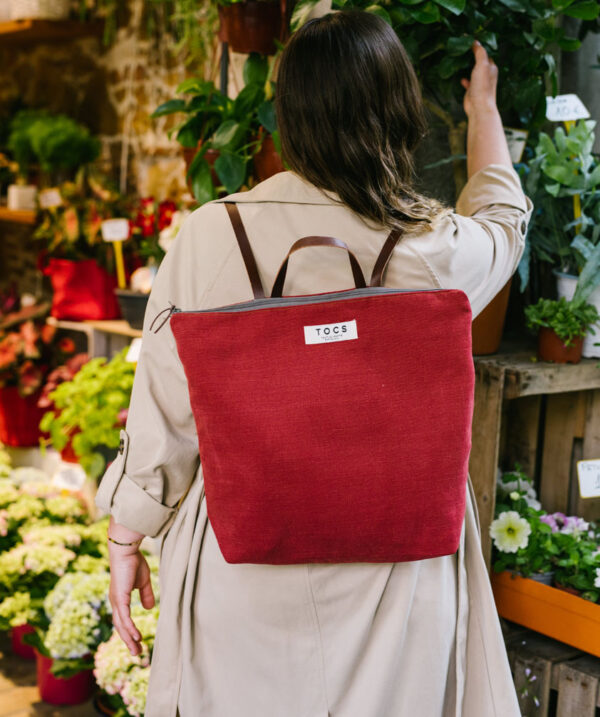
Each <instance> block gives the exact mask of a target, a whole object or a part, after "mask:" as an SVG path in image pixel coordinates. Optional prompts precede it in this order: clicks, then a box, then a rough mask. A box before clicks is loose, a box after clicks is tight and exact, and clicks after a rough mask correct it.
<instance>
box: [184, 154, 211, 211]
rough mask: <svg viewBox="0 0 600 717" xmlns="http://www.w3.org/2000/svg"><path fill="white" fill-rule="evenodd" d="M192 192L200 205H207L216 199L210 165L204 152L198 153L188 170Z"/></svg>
mask: <svg viewBox="0 0 600 717" xmlns="http://www.w3.org/2000/svg"><path fill="white" fill-rule="evenodd" d="M188 176H189V178H190V184H191V185H192V192H193V194H194V197H195V198H196V201H197V202H198V204H206V202H211V201H212V200H213V199H215V197H216V193H215V188H214V186H213V180H212V174H211V170H210V165H209V164H208V162H207V161H206V159H205V158H204V153H203V152H202V151H200V152H198V154H196V156H195V157H194V159H193V160H192V163H191V164H190V168H189V170H188Z"/></svg>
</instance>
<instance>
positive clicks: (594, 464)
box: [577, 459, 600, 498]
mask: <svg viewBox="0 0 600 717" xmlns="http://www.w3.org/2000/svg"><path fill="white" fill-rule="evenodd" d="M577 475H578V478H579V495H580V496H581V497H582V498H599V497H600V460H598V459H596V460H592V461H577Z"/></svg>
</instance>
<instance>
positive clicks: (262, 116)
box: [257, 102, 277, 134]
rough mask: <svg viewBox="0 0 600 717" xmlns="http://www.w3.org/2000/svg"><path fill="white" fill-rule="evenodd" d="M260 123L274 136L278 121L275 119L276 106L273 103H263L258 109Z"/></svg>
mask: <svg viewBox="0 0 600 717" xmlns="http://www.w3.org/2000/svg"><path fill="white" fill-rule="evenodd" d="M257 114H258V121H259V122H260V123H261V125H262V126H263V127H264V128H265V129H266V130H267V132H270V133H271V134H273V133H274V132H275V131H276V130H277V119H276V117H275V105H274V104H273V103H272V102H263V103H262V105H261V106H260V107H259V108H258V112H257Z"/></svg>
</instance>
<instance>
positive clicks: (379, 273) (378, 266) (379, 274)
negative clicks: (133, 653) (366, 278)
mask: <svg viewBox="0 0 600 717" xmlns="http://www.w3.org/2000/svg"><path fill="white" fill-rule="evenodd" d="M401 236H402V232H401V231H400V230H399V229H392V231H391V232H390V234H389V236H388V238H387V239H386V240H385V243H384V245H383V248H382V249H381V252H380V253H379V256H378V257H377V260H376V261H375V266H374V267H373V273H372V274H371V281H370V282H369V286H383V275H384V273H385V270H386V267H387V265H388V263H389V261H390V259H391V258H392V253H393V251H394V248H395V246H396V244H397V243H398V242H399V241H400V237H401Z"/></svg>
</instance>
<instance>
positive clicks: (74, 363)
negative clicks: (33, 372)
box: [38, 353, 89, 463]
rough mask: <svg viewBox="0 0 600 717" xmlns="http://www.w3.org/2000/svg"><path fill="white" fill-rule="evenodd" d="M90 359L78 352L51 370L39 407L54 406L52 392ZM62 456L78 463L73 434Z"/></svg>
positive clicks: (61, 452)
mask: <svg viewBox="0 0 600 717" xmlns="http://www.w3.org/2000/svg"><path fill="white" fill-rule="evenodd" d="M88 360H89V357H88V355H87V354H85V353H80V354H76V355H75V356H72V357H71V358H70V359H69V360H68V361H67V362H66V363H64V364H63V365H62V366H58V367H57V368H55V369H54V370H53V371H51V372H50V373H49V374H48V376H47V378H46V382H45V383H44V385H43V387H42V392H41V395H40V398H39V400H38V407H39V408H41V409H44V412H45V411H47V410H48V409H51V408H52V407H53V406H54V403H53V401H52V399H51V398H50V394H51V393H52V392H53V391H54V389H56V388H57V387H58V386H59V385H60V384H61V383H64V382H65V381H72V380H73V377H74V376H75V374H76V373H77V372H78V371H79V370H80V369H81V367H82V366H83V364H85V363H87V362H88ZM41 443H42V445H44V446H45V442H44V440H43V439H41ZM60 457H61V459H62V460H63V461H65V462H67V463H78V460H77V455H76V454H75V451H74V450H73V441H72V436H68V440H67V443H66V445H65V446H64V448H62V449H61V451H60Z"/></svg>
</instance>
